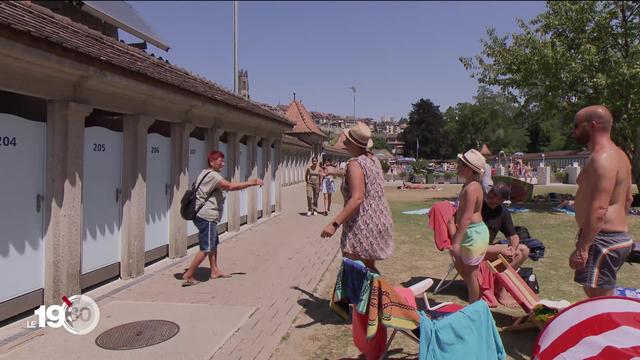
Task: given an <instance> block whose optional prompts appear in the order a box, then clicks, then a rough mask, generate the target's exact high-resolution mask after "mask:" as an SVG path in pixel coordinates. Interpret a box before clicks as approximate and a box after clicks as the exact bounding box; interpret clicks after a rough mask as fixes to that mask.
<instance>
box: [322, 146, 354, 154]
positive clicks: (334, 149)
mask: <svg viewBox="0 0 640 360" xmlns="http://www.w3.org/2000/svg"><path fill="white" fill-rule="evenodd" d="M323 147H324V150H325V151H326V152H327V154H329V155H336V154H338V155H342V156H347V157H351V155H349V152H348V151H347V150H345V149H344V148H340V147H337V146H332V145H329V144H324V145H323Z"/></svg>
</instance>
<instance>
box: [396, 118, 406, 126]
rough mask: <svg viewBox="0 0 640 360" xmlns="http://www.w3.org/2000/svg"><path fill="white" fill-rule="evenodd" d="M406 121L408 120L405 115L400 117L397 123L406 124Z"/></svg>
mask: <svg viewBox="0 0 640 360" xmlns="http://www.w3.org/2000/svg"><path fill="white" fill-rule="evenodd" d="M407 123H409V120H408V119H407V118H406V117H401V118H400V120H398V125H402V124H407Z"/></svg>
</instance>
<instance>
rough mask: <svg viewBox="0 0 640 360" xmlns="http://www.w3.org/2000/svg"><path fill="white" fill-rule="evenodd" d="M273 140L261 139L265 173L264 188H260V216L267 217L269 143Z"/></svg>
mask: <svg viewBox="0 0 640 360" xmlns="http://www.w3.org/2000/svg"><path fill="white" fill-rule="evenodd" d="M272 142H273V140H271V139H268V138H263V139H262V158H263V159H264V164H265V171H264V179H263V180H264V186H263V187H262V216H263V217H267V216H270V215H271V202H270V201H269V200H270V196H271V195H270V194H271V169H272V166H273V164H272V163H271V143H272Z"/></svg>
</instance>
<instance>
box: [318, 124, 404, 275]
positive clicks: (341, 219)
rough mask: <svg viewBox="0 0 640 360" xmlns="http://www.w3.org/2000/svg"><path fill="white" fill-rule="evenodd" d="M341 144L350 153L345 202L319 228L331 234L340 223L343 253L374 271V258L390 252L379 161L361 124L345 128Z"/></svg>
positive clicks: (389, 228)
mask: <svg viewBox="0 0 640 360" xmlns="http://www.w3.org/2000/svg"><path fill="white" fill-rule="evenodd" d="M344 135H345V137H346V139H345V141H344V146H345V148H346V149H347V151H348V152H349V154H351V156H352V158H351V159H349V162H348V164H347V171H346V174H345V177H344V181H343V182H342V186H341V190H342V194H343V196H344V200H345V205H344V208H343V209H342V211H340V213H339V214H338V215H337V216H336V217H335V218H334V219H333V221H331V222H330V223H329V224H328V225H327V226H325V227H324V229H323V230H322V233H321V236H322V237H331V236H333V234H334V233H335V232H336V230H337V229H338V228H339V227H340V226H342V239H341V241H340V247H341V250H342V255H343V256H344V257H346V258H350V259H353V260H361V261H362V262H363V263H364V264H365V266H367V267H368V268H369V269H372V270H374V271H377V270H376V268H375V261H376V260H382V259H386V258H387V257H389V256H390V255H392V254H393V250H394V244H393V237H392V220H391V212H390V211H389V206H388V204H387V200H386V199H385V197H384V176H383V173H382V166H380V161H379V160H378V159H377V158H376V157H375V156H374V155H373V154H372V153H371V152H370V151H369V150H368V149H370V148H371V147H372V146H373V141H372V140H371V130H370V129H369V127H368V126H367V125H365V124H363V123H357V124H356V125H355V126H353V127H352V128H351V129H348V130H344Z"/></svg>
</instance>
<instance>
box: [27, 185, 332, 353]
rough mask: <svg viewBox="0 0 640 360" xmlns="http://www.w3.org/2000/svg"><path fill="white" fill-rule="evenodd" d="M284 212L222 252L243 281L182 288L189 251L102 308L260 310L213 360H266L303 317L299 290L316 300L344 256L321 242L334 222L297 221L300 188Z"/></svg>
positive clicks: (110, 295)
mask: <svg viewBox="0 0 640 360" xmlns="http://www.w3.org/2000/svg"><path fill="white" fill-rule="evenodd" d="M283 204H285V206H286V208H285V209H284V210H283V211H282V212H281V213H280V214H278V215H277V216H275V217H274V218H272V219H269V220H268V221H265V222H263V223H260V224H258V225H256V226H254V227H253V228H250V229H247V230H245V231H241V232H240V233H238V234H236V235H235V236H234V237H233V238H232V239H230V240H229V241H226V242H225V241H223V243H222V244H221V245H220V247H219V256H220V262H219V263H220V265H221V268H222V269H223V270H224V271H225V272H227V273H243V274H236V275H234V276H233V277H232V278H230V279H218V280H207V281H203V282H202V283H200V284H197V285H196V286H192V287H187V288H182V287H181V286H180V285H181V282H180V281H178V280H176V279H175V276H176V275H178V274H181V273H182V272H183V271H184V270H183V269H185V268H186V267H187V266H188V265H189V263H190V261H191V259H192V258H193V253H194V252H193V249H192V250H191V251H189V256H187V257H185V258H183V259H177V260H163V261H162V262H161V263H159V264H157V266H156V267H155V269H156V270H149V271H147V274H145V276H144V277H143V279H139V280H138V282H137V283H131V281H135V280H131V281H129V282H126V281H118V283H119V284H120V287H119V288H117V289H115V290H111V291H108V292H107V290H106V289H102V290H101V291H100V292H103V293H105V294H104V295H101V296H99V297H98V300H99V301H98V303H99V304H100V305H103V304H106V303H109V302H111V301H114V300H121V301H122V300H123V301H147V302H150V301H151V302H162V303H174V304H175V303H189V304H210V305H246V306H253V307H257V310H256V311H255V312H254V313H253V315H252V316H251V317H250V318H249V319H248V320H247V321H246V322H245V323H244V324H242V325H241V326H240V328H239V329H238V330H237V331H236V332H235V334H233V335H232V336H231V337H230V338H229V340H227V342H226V343H225V344H224V345H223V346H222V347H220V348H219V349H218V350H217V351H216V352H215V353H213V354H210V359H213V360H222V359H224V360H227V359H229V360H239V359H269V358H270V357H271V354H272V353H273V352H274V350H275V349H276V347H277V346H278V344H279V343H280V341H281V339H282V337H283V336H284V335H285V334H286V333H287V331H288V330H289V327H290V326H291V324H292V323H293V320H294V318H295V317H296V315H297V314H298V313H299V312H300V310H301V309H302V306H301V305H299V304H298V300H299V298H300V297H301V295H302V294H303V293H302V291H300V290H297V289H296V288H300V289H301V290H304V291H308V292H313V290H314V288H315V287H316V286H317V284H318V283H319V281H320V279H321V277H322V275H323V273H324V272H325V271H326V270H327V267H328V266H329V264H331V262H332V260H333V259H334V257H335V256H337V254H338V252H339V235H335V236H334V237H333V238H332V239H322V238H320V231H321V229H322V227H323V226H324V225H325V224H326V223H327V222H328V221H329V220H330V219H331V217H325V216H322V215H318V216H314V217H305V216H301V215H300V214H299V213H300V212H302V211H303V210H304V207H305V204H306V200H305V198H304V188H303V186H302V185H296V186H292V187H289V188H285V189H283ZM338 208H339V206H336V210H334V211H337V209H338ZM205 267H206V269H204V268H205ZM208 270H209V269H208V263H203V265H202V268H201V275H203V276H207V273H208ZM127 283H129V284H130V285H133V286H126V284H127ZM123 285H124V286H123ZM94 298H95V297H94ZM184 345H185V346H189V344H184ZM24 350H28V349H24Z"/></svg>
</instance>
